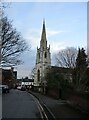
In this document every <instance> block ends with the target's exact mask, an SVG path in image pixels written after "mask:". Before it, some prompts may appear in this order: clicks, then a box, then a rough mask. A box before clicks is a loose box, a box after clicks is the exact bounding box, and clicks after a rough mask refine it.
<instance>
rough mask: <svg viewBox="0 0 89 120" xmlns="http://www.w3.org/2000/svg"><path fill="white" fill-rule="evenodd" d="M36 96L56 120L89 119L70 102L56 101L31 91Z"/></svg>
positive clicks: (88, 116)
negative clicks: (68, 119)
mask: <svg viewBox="0 0 89 120" xmlns="http://www.w3.org/2000/svg"><path fill="white" fill-rule="evenodd" d="M29 92H30V93H31V94H32V95H34V96H35V97H36V98H37V99H38V100H39V101H40V102H41V103H43V104H44V105H45V106H46V107H47V108H48V110H49V111H50V112H51V113H52V115H53V117H54V118H55V120H56V119H60V120H61V119H66V118H70V119H74V118H75V119H76V118H79V119H84V120H85V119H89V115H88V114H86V113H85V112H82V111H80V110H79V109H76V107H74V106H73V105H72V104H71V103H70V102H69V101H66V100H61V99H57V100H56V99H54V98H51V97H49V96H46V95H43V94H41V93H38V92H34V91H29Z"/></svg>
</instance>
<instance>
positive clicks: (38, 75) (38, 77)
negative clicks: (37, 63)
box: [37, 69, 40, 81]
mask: <svg viewBox="0 0 89 120" xmlns="http://www.w3.org/2000/svg"><path fill="white" fill-rule="evenodd" d="M37 80H38V81H40V70H39V69H38V71H37Z"/></svg>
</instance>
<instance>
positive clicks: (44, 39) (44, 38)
mask: <svg viewBox="0 0 89 120" xmlns="http://www.w3.org/2000/svg"><path fill="white" fill-rule="evenodd" d="M40 45H41V47H42V48H46V47H47V40H46V29H45V20H43V28H42V35H41V43H40Z"/></svg>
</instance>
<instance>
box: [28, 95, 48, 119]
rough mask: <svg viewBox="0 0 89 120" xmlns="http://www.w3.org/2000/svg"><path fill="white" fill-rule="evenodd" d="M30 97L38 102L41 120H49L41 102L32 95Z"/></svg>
mask: <svg viewBox="0 0 89 120" xmlns="http://www.w3.org/2000/svg"><path fill="white" fill-rule="evenodd" d="M30 95H31V96H32V98H33V99H34V100H35V102H36V104H37V106H38V109H39V111H40V115H41V118H42V119H43V120H44V116H45V118H46V120H48V117H47V115H46V113H45V111H44V109H43V107H42V105H41V104H40V102H39V100H38V99H37V98H35V97H34V96H33V95H32V94H30ZM42 113H43V114H44V116H43V114H42Z"/></svg>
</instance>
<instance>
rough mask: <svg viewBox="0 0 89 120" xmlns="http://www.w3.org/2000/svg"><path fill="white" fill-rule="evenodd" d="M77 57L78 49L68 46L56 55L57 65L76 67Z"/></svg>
mask: <svg viewBox="0 0 89 120" xmlns="http://www.w3.org/2000/svg"><path fill="white" fill-rule="evenodd" d="M76 57H77V49H75V48H74V47H70V48H66V49H63V50H61V51H59V52H58V54H57V55H56V56H55V58H56V61H57V65H58V66H60V67H67V68H74V67H75V63H76Z"/></svg>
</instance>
